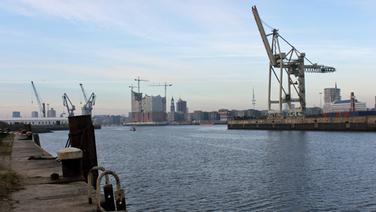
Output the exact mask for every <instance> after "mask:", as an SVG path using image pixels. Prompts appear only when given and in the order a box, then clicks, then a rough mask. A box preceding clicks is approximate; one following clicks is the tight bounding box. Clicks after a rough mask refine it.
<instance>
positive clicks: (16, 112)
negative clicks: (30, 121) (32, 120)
mask: <svg viewBox="0 0 376 212" xmlns="http://www.w3.org/2000/svg"><path fill="white" fill-rule="evenodd" d="M12 118H21V112H20V111H13V112H12Z"/></svg>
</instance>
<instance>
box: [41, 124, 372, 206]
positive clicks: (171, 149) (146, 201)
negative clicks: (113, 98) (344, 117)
mask: <svg viewBox="0 0 376 212" xmlns="http://www.w3.org/2000/svg"><path fill="white" fill-rule="evenodd" d="M95 133H96V142H97V151H98V160H99V164H100V165H101V166H104V167H106V168H107V169H110V170H114V171H115V172H117V173H118V174H119V175H120V177H121V182H122V185H123V187H125V189H126V198H127V203H128V209H129V211H164V210H166V211H177V210H183V211H203V210H205V211H206V210H212V211H218V210H221V211H251V210H252V211H257V210H258V211H264V210H273V211H303V210H319V211H323V210H328V211H329V210H330V211H331V210H361V211H370V210H376V165H375V161H376V136H375V134H374V133H341V132H299V131H243V130H239V131H231V130H227V129H226V126H166V127H138V128H137V131H136V132H131V131H129V128H127V127H111V128H103V129H101V130H97V131H96V132H95ZM67 134H68V132H66V131H60V132H55V133H49V134H41V135H40V137H41V143H42V146H43V147H44V148H45V149H46V150H47V151H49V152H51V154H54V155H56V151H57V149H59V148H62V147H63V146H64V145H65V142H66V140H67V136H68V135H67Z"/></svg>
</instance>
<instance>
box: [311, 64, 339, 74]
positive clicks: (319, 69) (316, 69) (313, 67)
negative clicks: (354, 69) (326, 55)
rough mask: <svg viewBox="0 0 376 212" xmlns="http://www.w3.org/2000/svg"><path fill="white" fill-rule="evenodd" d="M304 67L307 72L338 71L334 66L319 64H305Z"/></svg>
mask: <svg viewBox="0 0 376 212" xmlns="http://www.w3.org/2000/svg"><path fill="white" fill-rule="evenodd" d="M304 69H305V72H308V73H329V72H335V71H336V69H335V68H334V67H330V66H324V65H317V64H313V65H305V66H304Z"/></svg>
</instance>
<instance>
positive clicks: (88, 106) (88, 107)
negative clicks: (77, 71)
mask: <svg viewBox="0 0 376 212" xmlns="http://www.w3.org/2000/svg"><path fill="white" fill-rule="evenodd" d="M80 87H81V91H82V94H83V96H84V100H85V104H84V106H83V107H82V108H81V110H82V115H91V111H92V110H93V106H94V105H95V99H96V95H95V93H94V92H92V93H91V95H90V96H89V98H87V96H86V92H85V89H84V86H83V85H82V83H80Z"/></svg>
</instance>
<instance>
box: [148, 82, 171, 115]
mask: <svg viewBox="0 0 376 212" xmlns="http://www.w3.org/2000/svg"><path fill="white" fill-rule="evenodd" d="M151 86H162V87H164V97H165V98H164V102H163V104H164V110H165V112H167V104H166V101H167V87H170V86H172V84H171V83H167V82H165V83H164V84H156V85H151Z"/></svg>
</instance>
